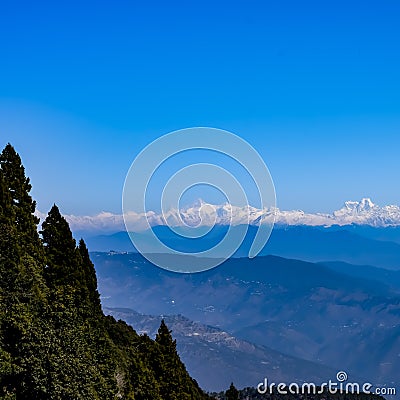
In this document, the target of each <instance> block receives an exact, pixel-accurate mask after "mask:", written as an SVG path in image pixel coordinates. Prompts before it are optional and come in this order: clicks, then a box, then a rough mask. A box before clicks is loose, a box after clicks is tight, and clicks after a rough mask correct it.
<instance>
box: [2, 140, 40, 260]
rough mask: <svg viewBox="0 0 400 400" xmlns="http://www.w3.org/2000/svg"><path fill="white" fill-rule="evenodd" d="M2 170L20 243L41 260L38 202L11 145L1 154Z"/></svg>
mask: <svg viewBox="0 0 400 400" xmlns="http://www.w3.org/2000/svg"><path fill="white" fill-rule="evenodd" d="M0 168H1V170H2V174H3V179H4V184H5V186H6V189H7V191H8V193H9V195H10V196H11V200H12V207H13V209H14V212H13V218H14V221H15V227H16V229H17V235H18V243H19V245H20V246H21V247H22V249H23V250H24V251H26V252H28V253H29V254H30V255H31V256H33V257H35V258H36V259H39V258H40V256H41V253H40V250H41V246H40V240H39V235H38V232H37V225H38V223H39V218H37V217H36V216H35V215H34V212H35V207H36V202H35V201H34V200H32V197H31V196H30V194H29V193H30V191H31V189H32V186H31V184H30V180H29V178H27V177H26V176H25V168H24V167H23V165H22V162H21V157H20V156H19V154H18V153H17V152H16V151H15V149H14V147H13V146H11V144H9V143H8V144H7V145H6V147H5V148H4V149H3V151H2V153H1V154H0Z"/></svg>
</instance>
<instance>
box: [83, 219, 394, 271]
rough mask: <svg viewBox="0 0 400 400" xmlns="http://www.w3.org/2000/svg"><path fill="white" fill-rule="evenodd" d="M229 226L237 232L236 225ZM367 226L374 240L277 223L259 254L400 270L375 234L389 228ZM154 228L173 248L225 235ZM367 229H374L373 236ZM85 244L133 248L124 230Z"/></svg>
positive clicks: (243, 251) (201, 246)
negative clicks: (192, 235) (194, 236)
mask: <svg viewBox="0 0 400 400" xmlns="http://www.w3.org/2000/svg"><path fill="white" fill-rule="evenodd" d="M232 229H233V231H235V230H237V232H239V230H238V227H233V228H232ZM371 229H376V231H373V230H368V229H367V228H365V232H369V235H370V236H371V237H372V236H375V239H371V238H368V237H366V236H362V235H359V234H358V231H361V228H354V229H353V228H352V227H345V228H339V227H332V228H321V227H309V226H291V227H282V226H281V227H279V226H278V227H276V228H275V229H274V230H273V232H272V234H271V238H270V240H269V242H268V243H267V245H266V246H265V248H264V250H263V251H262V252H261V255H269V254H272V255H277V256H282V257H285V258H295V259H300V260H305V261H311V262H320V261H342V262H347V263H351V264H359V265H374V266H377V267H383V268H389V269H400V244H398V243H394V242H389V241H384V240H381V239H382V238H384V237H389V236H390V235H388V234H384V233H382V235H381V236H379V234H378V233H379V232H389V231H390V229H389V228H371ZM386 230H388V231H386ZM154 231H155V232H156V234H157V236H158V237H159V238H160V240H161V241H163V242H164V243H166V244H167V245H169V246H170V247H173V248H174V249H176V250H180V251H185V252H197V251H202V250H205V249H207V248H210V247H212V246H213V245H215V244H217V243H218V242H219V241H220V240H221V239H222V238H223V237H224V235H225V234H226V231H227V227H226V226H216V227H214V228H213V229H212V230H211V232H210V233H209V234H208V235H206V236H204V238H203V239H200V240H193V239H190V238H184V237H179V236H178V237H177V236H176V235H174V234H172V233H171V231H170V230H169V228H168V227H166V226H157V227H155V228H154ZM256 231H257V228H256V227H254V226H249V229H248V233H247V235H246V237H245V239H244V241H243V243H242V245H241V246H240V248H239V249H238V251H237V252H236V254H235V257H246V256H247V255H248V251H249V249H250V246H251V243H252V242H253V239H254V236H255V233H256ZM363 232H364V231H363ZM371 232H374V235H372V233H371ZM134 235H135V236H136V238H137V240H139V241H140V242H141V243H147V242H148V233H146V232H144V233H135V234H134ZM378 238H379V239H378ZM87 243H88V246H89V248H90V250H91V251H110V250H115V251H128V252H133V251H135V249H134V247H133V245H132V243H131V241H130V239H129V236H128V234H127V233H126V232H119V233H116V234H113V235H100V236H94V237H90V238H87ZM154 251H155V252H158V249H152V248H148V249H147V252H154Z"/></svg>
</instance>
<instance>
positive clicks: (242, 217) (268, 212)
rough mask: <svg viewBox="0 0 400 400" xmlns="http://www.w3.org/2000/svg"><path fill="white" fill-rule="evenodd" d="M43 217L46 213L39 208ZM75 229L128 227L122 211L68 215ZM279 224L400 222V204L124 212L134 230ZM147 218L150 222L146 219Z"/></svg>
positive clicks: (195, 207) (368, 202) (199, 204)
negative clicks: (326, 208)
mask: <svg viewBox="0 0 400 400" xmlns="http://www.w3.org/2000/svg"><path fill="white" fill-rule="evenodd" d="M37 215H38V216H39V217H40V218H41V220H43V219H44V218H45V217H46V215H45V214H43V213H41V212H37ZM65 218H66V219H67V221H68V222H69V224H70V225H71V229H72V230H73V231H75V232H82V231H85V232H93V233H111V232H118V231H122V230H125V225H124V219H123V216H122V215H121V214H113V213H110V212H101V213H100V214H97V215H94V216H76V215H65ZM274 218H275V224H279V225H308V226H327V227H328V226H332V225H341V226H343V225H351V224H356V225H370V226H374V227H387V226H400V207H399V206H397V205H389V206H383V207H380V206H378V205H376V204H374V203H373V202H372V201H371V199H369V198H363V199H362V200H361V201H346V202H345V203H344V205H343V207H342V208H341V209H339V210H337V211H334V212H333V213H332V214H329V213H314V214H313V213H306V212H304V211H301V210H292V211H283V210H280V209H278V208H271V209H258V208H255V207H251V206H245V207H238V206H234V205H230V204H228V203H225V204H220V205H215V204H209V203H206V202H204V201H202V200H198V201H197V202H196V203H195V204H193V205H192V206H190V207H186V208H183V209H180V210H177V209H171V210H169V211H168V212H166V213H165V214H164V215H163V214H161V213H156V212H154V211H149V212H147V213H146V214H144V213H136V212H129V213H127V214H126V215H125V219H126V220H127V221H128V227H129V228H130V230H132V231H134V232H140V231H144V230H146V229H148V224H150V226H157V225H169V226H173V227H178V226H185V225H187V226H192V227H193V226H199V225H203V226H212V225H214V224H216V225H229V224H231V225H241V224H250V225H259V224H260V222H262V221H265V222H272V221H273V220H274ZM147 221H148V222H147Z"/></svg>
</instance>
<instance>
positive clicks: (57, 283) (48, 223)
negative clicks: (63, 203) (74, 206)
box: [40, 204, 84, 291]
mask: <svg viewBox="0 0 400 400" xmlns="http://www.w3.org/2000/svg"><path fill="white" fill-rule="evenodd" d="M40 233H41V234H42V238H43V243H44V246H45V255H46V267H45V278H46V281H47V284H48V286H49V287H50V288H51V289H56V288H57V287H62V286H71V288H72V289H73V290H74V291H79V289H80V285H81V284H82V282H83V280H84V279H83V271H82V267H81V258H80V254H79V251H78V250H77V248H76V242H75V239H74V238H73V236H72V232H71V230H70V228H69V225H68V222H67V221H66V219H65V218H64V217H63V216H62V215H61V213H60V210H59V209H58V207H57V206H56V205H55V204H54V205H53V207H52V208H51V210H50V211H49V213H48V215H47V218H46V219H45V220H44V221H43V224H42V230H41V232H40Z"/></svg>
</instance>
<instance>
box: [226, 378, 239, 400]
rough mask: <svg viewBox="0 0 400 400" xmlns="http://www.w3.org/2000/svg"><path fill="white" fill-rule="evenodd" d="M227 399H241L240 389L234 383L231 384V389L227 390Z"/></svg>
mask: <svg viewBox="0 0 400 400" xmlns="http://www.w3.org/2000/svg"><path fill="white" fill-rule="evenodd" d="M225 396H226V400H239V390H237V389H236V388H235V386H234V384H233V382H232V383H231V386H229V389H228V390H227V391H226V392H225Z"/></svg>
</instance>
